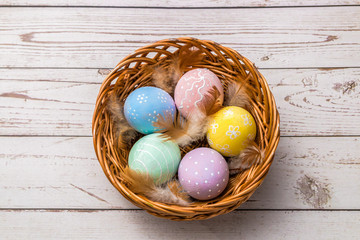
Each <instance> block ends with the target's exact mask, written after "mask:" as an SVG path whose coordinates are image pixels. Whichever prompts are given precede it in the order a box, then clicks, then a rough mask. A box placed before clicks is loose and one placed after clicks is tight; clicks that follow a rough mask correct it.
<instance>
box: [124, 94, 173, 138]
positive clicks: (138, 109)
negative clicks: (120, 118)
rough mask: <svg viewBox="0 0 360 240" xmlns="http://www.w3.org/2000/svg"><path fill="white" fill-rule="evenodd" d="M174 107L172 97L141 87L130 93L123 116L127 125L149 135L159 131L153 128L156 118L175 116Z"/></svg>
mask: <svg viewBox="0 0 360 240" xmlns="http://www.w3.org/2000/svg"><path fill="white" fill-rule="evenodd" d="M175 111H176V107H175V103H174V100H173V99H172V97H171V96H170V95H169V94H168V93H167V92H165V91H164V90H162V89H160V88H156V87H142V88H138V89H136V90H135V91H133V92H131V93H130V95H129V96H128V97H127V98H126V100H125V104H124V114H125V118H126V120H127V121H128V122H129V124H130V125H131V126H132V127H133V128H134V129H136V130H137V131H138V132H141V133H143V134H150V133H153V132H155V131H156V130H159V129H158V128H156V127H154V126H153V123H154V122H157V121H158V117H159V116H160V114H161V115H163V116H165V114H166V115H167V114H171V115H172V116H173V117H174V115H175Z"/></svg>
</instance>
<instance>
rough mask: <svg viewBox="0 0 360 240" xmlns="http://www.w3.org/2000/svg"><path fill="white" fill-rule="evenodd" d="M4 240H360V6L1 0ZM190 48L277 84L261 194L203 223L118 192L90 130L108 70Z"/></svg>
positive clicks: (316, 0) (0, 226)
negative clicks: (151, 208)
mask: <svg viewBox="0 0 360 240" xmlns="http://www.w3.org/2000/svg"><path fill="white" fill-rule="evenodd" d="M0 6H1V7H0V135H1V137H0V239H170V238H171V239H359V238H360V137H359V136H360V1H359V0H333V1H332V0H295V1H291V0H254V1H251V0H247V1H236V0H213V1H205V0H199V1H190V0H189V1H178V0H168V1H160V0H156V1H145V0H129V1H115V0H113V1H88V0H76V1H75V0H72V1H61V0H53V1H43V0H33V1H30V0H0ZM180 36H192V37H196V38H200V39H211V40H214V41H216V42H218V43H220V44H223V45H225V46H229V47H232V48H234V49H235V50H237V51H239V52H240V53H241V54H243V55H244V56H246V57H248V58H249V59H250V60H251V61H253V62H254V63H255V64H256V65H257V66H258V67H259V68H260V71H261V72H262V73H263V74H264V75H265V77H266V78H267V80H268V82H269V85H270V87H271V90H272V91H273V94H274V96H275V98H276V102H277V105H278V109H279V112H280V116H281V140H280V144H279V147H278V149H277V152H276V157H275V159H274V163H273V165H272V167H271V169H270V172H269V174H268V176H267V177H266V179H265V181H264V183H263V185H262V186H261V187H260V188H259V189H258V190H257V191H256V193H255V194H254V195H253V196H252V197H251V199H250V200H249V201H248V202H247V203H245V204H243V205H242V206H241V207H240V208H239V209H238V210H236V211H234V212H232V213H229V214H226V215H222V216H219V217H216V218H213V219H210V220H207V221H197V222H172V221H169V220H164V219H159V218H155V217H153V216H151V215H148V214H147V213H146V212H144V211H143V210H140V209H138V208H136V207H134V206H133V205H132V204H130V203H129V202H128V201H127V200H125V199H124V198H123V197H122V196H121V195H120V194H119V193H118V192H117V191H116V190H115V188H114V187H113V186H112V185H111V184H110V183H109V182H108V180H107V179H106V177H105V175H104V174H103V172H102V170H101V167H100V165H99V164H98V162H97V159H96V157H95V154H94V150H93V146H92V138H91V118H92V113H93V109H94V103H95V99H96V96H97V93H98V90H99V87H100V84H101V82H102V81H103V79H104V78H105V76H106V74H107V73H108V71H109V69H111V68H113V67H114V66H115V65H116V64H117V63H118V62H119V61H120V60H121V59H122V58H123V57H125V56H126V55H128V54H130V53H132V52H133V51H134V50H135V49H136V48H138V47H140V46H143V45H145V44H148V43H151V42H154V41H157V40H160V39H165V38H175V37H180Z"/></svg>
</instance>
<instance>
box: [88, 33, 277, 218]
mask: <svg viewBox="0 0 360 240" xmlns="http://www.w3.org/2000/svg"><path fill="white" fill-rule="evenodd" d="M185 44H192V45H193V46H195V47H197V48H199V49H201V50H202V51H203V52H204V53H205V55H206V57H205V59H204V60H203V62H202V63H201V64H199V65H196V66H193V67H203V68H208V69H209V70H211V71H212V72H214V73H215V74H216V75H217V76H218V77H219V79H220V80H221V81H222V83H223V85H224V88H225V89H226V87H227V83H228V81H229V80H230V79H231V80H235V81H247V82H248V83H249V84H250V86H251V88H252V93H253V94H252V96H251V100H252V101H251V103H252V106H251V109H250V111H251V113H252V115H253V116H254V118H255V121H256V123H257V129H258V130H257V131H258V132H257V138H256V141H257V143H258V144H259V145H260V147H261V148H262V149H264V150H265V160H264V161H263V163H262V164H260V165H255V166H252V167H251V168H250V169H247V170H245V171H243V172H241V173H239V174H237V175H235V176H232V177H231V178H230V180H229V184H228V186H227V188H226V189H225V191H224V192H223V193H222V194H221V195H220V196H219V197H217V198H215V199H213V200H210V201H198V202H195V203H193V204H191V205H190V206H187V207H182V206H177V205H168V204H164V203H159V202H153V201H151V200H149V199H147V198H146V197H144V196H141V195H136V194H134V193H133V192H131V190H130V189H129V188H127V186H126V185H125V184H123V182H122V181H121V172H122V171H123V169H124V167H125V166H126V165H127V157H128V154H129V150H130V149H117V147H115V144H114V142H115V136H114V134H113V131H112V128H113V126H112V122H111V119H110V116H109V113H108V112H107V111H106V109H105V107H106V102H107V99H108V98H109V96H110V94H111V93H113V91H116V94H117V95H118V96H119V97H120V99H121V100H124V99H126V97H127V96H128V95H129V93H130V92H131V91H133V90H134V89H135V88H136V87H141V86H146V85H151V75H143V74H141V71H140V69H141V68H142V66H144V65H145V64H148V65H152V64H157V63H159V62H160V64H161V62H165V61H166V60H168V59H170V58H171V56H172V55H173V54H176V53H177V52H178V51H179V49H180V48H181V46H183V45H185ZM92 132H93V140H94V148H95V152H96V155H97V158H98V160H99V162H100V164H101V166H102V168H103V170H104V172H105V174H106V176H107V177H108V179H109V180H110V182H111V183H112V184H113V185H114V186H115V187H116V189H117V190H118V191H119V192H120V193H121V194H122V195H123V196H124V197H125V198H127V199H128V200H129V201H130V202H132V203H133V204H135V205H136V206H138V207H140V208H142V209H145V210H146V211H148V212H149V213H150V214H153V215H155V216H158V217H162V218H167V219H172V220H198V219H207V218H211V217H214V216H217V215H220V214H224V213H227V212H230V211H232V210H234V209H236V208H238V207H239V206H240V205H241V204H242V203H244V202H245V201H246V200H247V199H249V197H250V196H251V195H252V194H253V193H254V191H255V190H256V188H257V187H259V185H260V184H261V183H262V181H263V180H264V178H265V176H266V174H267V172H268V170H269V167H270V165H271V163H272V160H273V157H274V153H275V149H276V147H277V145H278V142H279V137H280V130H279V114H278V111H277V109H276V105H275V101H274V97H273V95H272V93H271V92H270V90H269V86H268V84H267V83H266V80H265V79H264V77H263V76H262V75H261V74H260V73H259V71H258V70H257V69H256V67H255V66H254V64H253V63H251V62H250V61H249V60H248V59H246V58H245V57H243V56H241V55H240V54H239V53H237V52H236V51H234V50H233V49H230V48H227V47H224V46H221V45H219V44H217V43H215V42H212V41H208V40H198V39H194V38H179V39H168V40H162V41H158V42H156V43H153V44H151V45H148V46H145V47H142V48H140V49H138V50H136V51H135V53H134V54H132V55H129V56H127V57H126V58H124V59H123V60H122V61H121V62H120V63H119V64H118V65H117V66H116V67H115V68H114V69H113V70H112V71H111V72H110V74H109V75H108V76H107V77H106V79H105V80H104V82H103V84H102V85H101V88H100V92H99V95H98V97H97V101H96V106H95V111H94V116H93V122H92ZM206 145H207V143H206V141H203V142H198V143H195V144H194V145H192V146H188V147H186V148H183V149H181V150H182V156H183V155H184V154H185V153H186V152H188V151H190V150H192V149H194V148H195V147H198V146H206Z"/></svg>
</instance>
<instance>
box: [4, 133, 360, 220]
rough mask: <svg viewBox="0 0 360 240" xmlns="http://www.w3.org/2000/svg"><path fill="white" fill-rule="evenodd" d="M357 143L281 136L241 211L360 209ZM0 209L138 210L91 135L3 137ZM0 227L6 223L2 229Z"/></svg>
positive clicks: (356, 140) (346, 139)
mask: <svg viewBox="0 0 360 240" xmlns="http://www.w3.org/2000/svg"><path fill="white" fill-rule="evenodd" d="M359 143H360V139H359V137H331V138H328V137H327V138H322V137H303V138H299V137H282V138H281V139H280V144H279V147H278V149H277V151H276V154H275V159H274V162H273V164H272V166H271V168H270V172H269V174H268V175H267V176H266V178H265V180H264V183H263V184H262V185H261V186H260V188H259V189H258V190H257V191H256V192H255V194H254V195H253V196H252V197H251V198H250V200H249V201H247V202H246V203H245V204H243V205H242V206H241V207H240V209H263V210H265V209H357V210H359V209H360V198H359V196H360V188H359V187H358V184H356V183H358V182H360V175H359V170H360V159H359V158H358V156H359V155H360V148H359V146H360V144H359ZM0 146H2V151H1V153H0V159H1V161H0V178H1V181H0V196H1V198H0V206H1V208H5V209H6V208H9V209H21V208H24V209H33V208H38V209H52V208H53V209H57V208H61V209H64V208H69V209H71V208H73V209H134V208H136V207H135V206H134V205H132V204H131V203H130V202H128V201H127V200H126V199H125V198H123V197H122V196H121V194H120V193H119V192H118V191H117V190H116V189H115V188H114V187H113V186H112V185H111V184H110V182H109V181H108V180H107V178H106V177H105V175H104V173H103V171H102V169H101V166H100V164H99V163H98V161H97V159H96V156H95V153H94V149H93V145H92V138H91V137H0ZM0 225H1V224H0Z"/></svg>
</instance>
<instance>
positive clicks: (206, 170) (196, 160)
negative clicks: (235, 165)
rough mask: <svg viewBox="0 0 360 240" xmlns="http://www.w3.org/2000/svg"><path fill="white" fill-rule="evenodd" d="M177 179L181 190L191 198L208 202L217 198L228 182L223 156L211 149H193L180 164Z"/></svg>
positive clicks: (227, 170) (226, 167) (227, 171)
mask: <svg viewBox="0 0 360 240" xmlns="http://www.w3.org/2000/svg"><path fill="white" fill-rule="evenodd" d="M178 177H179V181H180V184H181V186H182V187H183V189H184V190H185V191H186V192H187V193H188V194H189V195H190V196H192V197H193V198H195V199H198V200H209V199H213V198H215V197H217V196H219V195H220V194H221V193H222V191H224V189H225V187H226V185H227V183H228V181H229V169H228V165H227V163H226V161H225V159H224V157H223V156H221V154H220V153H218V152H217V151H214V150H213V149H211V148H205V147H201V148H195V149H194V150H192V151H190V152H188V153H187V154H186V155H185V156H184V157H183V159H182V160H181V162H180V165H179V170H178Z"/></svg>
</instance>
